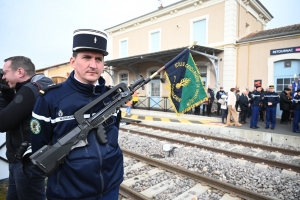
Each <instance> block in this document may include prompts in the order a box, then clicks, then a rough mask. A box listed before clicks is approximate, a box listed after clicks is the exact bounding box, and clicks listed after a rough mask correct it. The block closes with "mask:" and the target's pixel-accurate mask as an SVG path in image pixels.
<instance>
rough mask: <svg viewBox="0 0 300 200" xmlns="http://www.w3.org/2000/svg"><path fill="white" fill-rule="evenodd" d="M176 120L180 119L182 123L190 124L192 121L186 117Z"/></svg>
mask: <svg viewBox="0 0 300 200" xmlns="http://www.w3.org/2000/svg"><path fill="white" fill-rule="evenodd" d="M177 120H178V121H180V123H184V124H191V123H192V122H190V121H189V120H187V119H177Z"/></svg>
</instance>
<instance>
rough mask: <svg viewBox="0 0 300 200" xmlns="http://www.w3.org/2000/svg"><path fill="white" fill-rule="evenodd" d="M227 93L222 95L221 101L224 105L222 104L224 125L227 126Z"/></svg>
mask: <svg viewBox="0 0 300 200" xmlns="http://www.w3.org/2000/svg"><path fill="white" fill-rule="evenodd" d="M227 94H228V93H227V92H226V93H224V94H222V96H221V99H223V101H224V104H222V105H221V104H220V105H221V110H222V123H223V124H225V119H227V113H228V110H227V101H228V96H227Z"/></svg>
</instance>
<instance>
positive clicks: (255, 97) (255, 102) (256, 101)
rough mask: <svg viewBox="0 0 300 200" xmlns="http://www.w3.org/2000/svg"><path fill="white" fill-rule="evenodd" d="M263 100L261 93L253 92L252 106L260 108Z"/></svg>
mask: <svg viewBox="0 0 300 200" xmlns="http://www.w3.org/2000/svg"><path fill="white" fill-rule="evenodd" d="M261 100H262V95H261V93H260V92H257V91H254V92H252V94H251V99H250V103H251V106H259V103H260V102H261Z"/></svg>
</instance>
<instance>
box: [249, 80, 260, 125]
mask: <svg viewBox="0 0 300 200" xmlns="http://www.w3.org/2000/svg"><path fill="white" fill-rule="evenodd" d="M261 101H262V95H261V86H256V90H255V91H253V92H252V94H251V99H250V104H251V109H252V115H251V120H250V128H253V129H257V128H259V127H258V126H257V123H258V116H259V103H260V102H261Z"/></svg>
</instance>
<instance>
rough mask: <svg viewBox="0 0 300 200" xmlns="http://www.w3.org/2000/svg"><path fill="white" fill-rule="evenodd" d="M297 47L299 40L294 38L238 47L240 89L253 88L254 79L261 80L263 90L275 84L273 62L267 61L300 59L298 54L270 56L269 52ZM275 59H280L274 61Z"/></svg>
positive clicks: (299, 43)
mask: <svg viewBox="0 0 300 200" xmlns="http://www.w3.org/2000/svg"><path fill="white" fill-rule="evenodd" d="M299 45H300V38H299V37H296V36H293V37H288V38H280V39H274V40H265V41H261V42H255V43H250V44H248V43H246V44H240V45H238V48H237V53H238V58H237V59H238V61H237V64H238V73H237V80H238V81H237V82H238V84H239V85H240V86H241V87H240V88H244V87H246V86H250V88H252V87H254V80H256V79H262V84H263V85H262V86H263V87H264V88H266V87H267V86H268V85H269V84H275V83H274V82H273V76H274V75H273V74H274V67H273V64H274V62H271V63H268V62H269V60H270V59H271V60H274V61H279V60H284V59H285V58H286V59H300V53H292V54H285V55H284V56H283V55H275V56H274V55H272V56H271V55H270V50H271V49H280V48H287V47H294V46H299ZM276 57H277V58H280V59H276ZM269 66H270V67H269Z"/></svg>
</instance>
